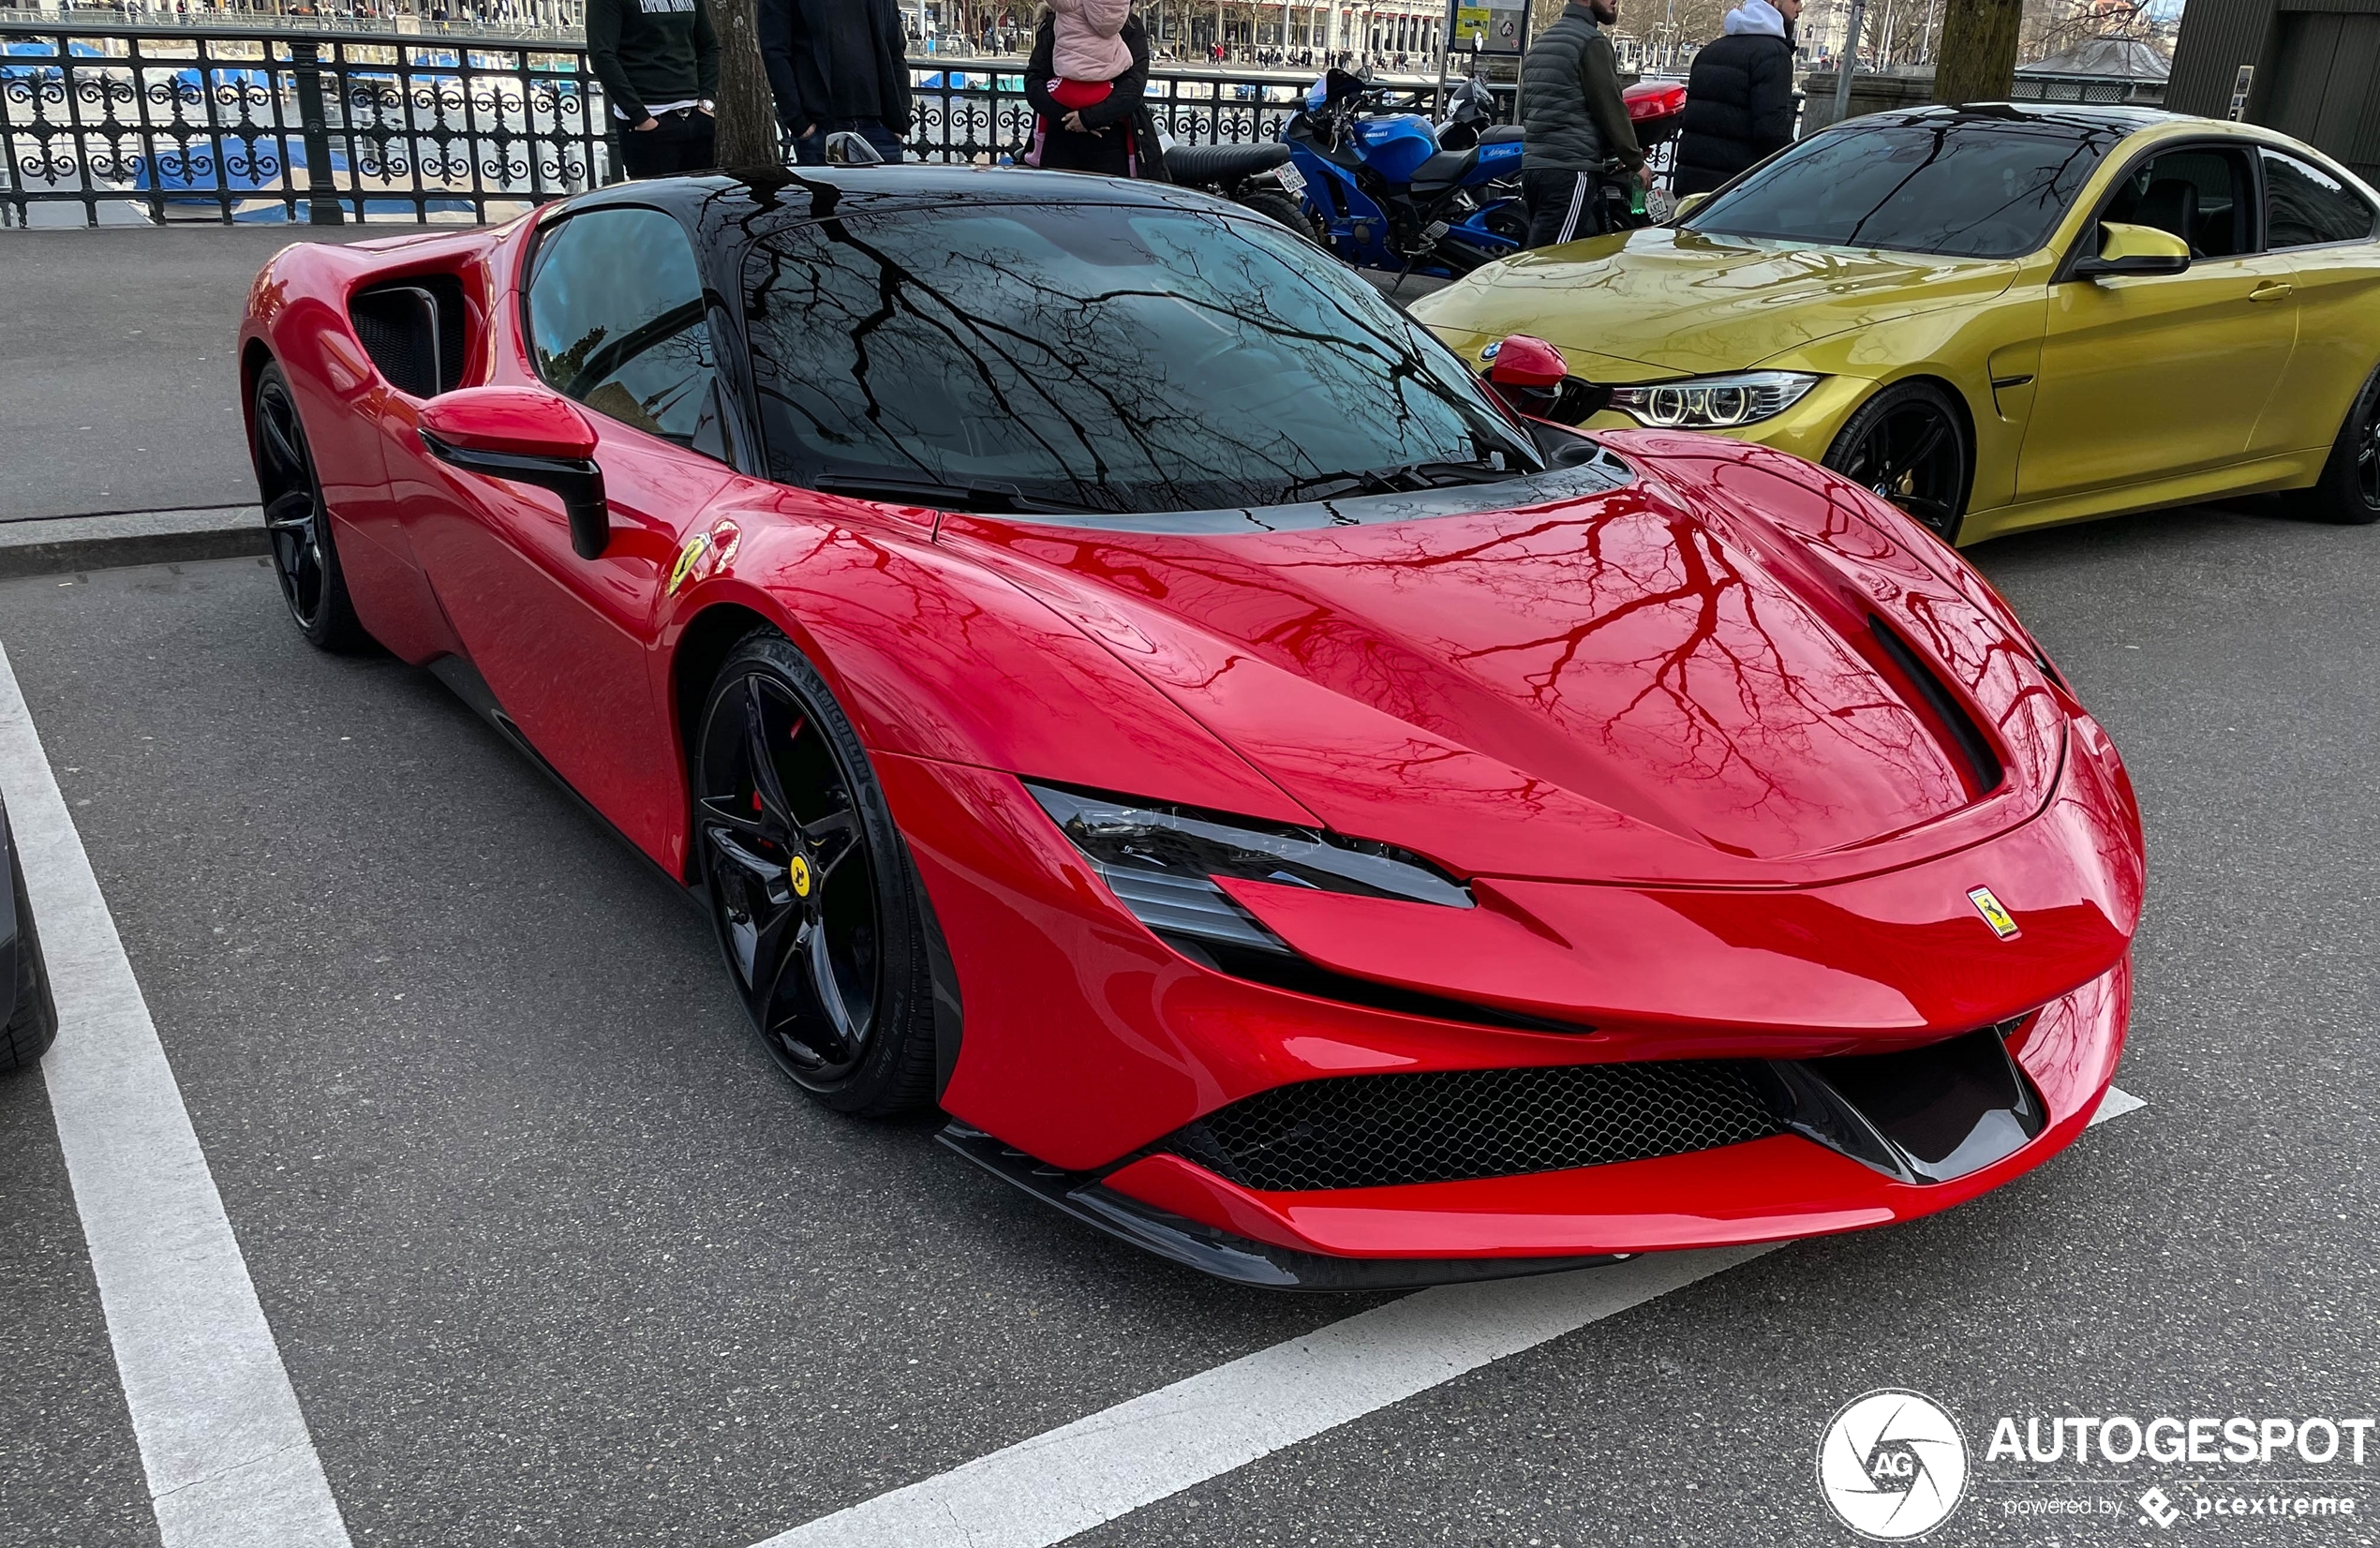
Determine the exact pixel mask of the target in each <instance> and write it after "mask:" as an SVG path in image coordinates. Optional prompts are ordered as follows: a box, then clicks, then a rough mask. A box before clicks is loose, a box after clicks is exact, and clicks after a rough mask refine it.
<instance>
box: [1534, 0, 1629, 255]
mask: <svg viewBox="0 0 2380 1548" xmlns="http://www.w3.org/2000/svg"><path fill="white" fill-rule="evenodd" d="M1618 20H1619V9H1618V7H1617V6H1615V5H1614V3H1613V0H1587V3H1586V4H1584V5H1582V4H1580V3H1579V0H1570V3H1569V4H1568V5H1566V6H1564V7H1562V14H1561V16H1560V17H1558V18H1557V19H1556V20H1555V21H1554V24H1553V25H1552V26H1550V27H1548V28H1546V29H1545V30H1544V31H1543V32H1542V33H1540V34H1539V35H1538V38H1537V41H1536V42H1534V43H1531V44H1530V45H1529V52H1527V53H1526V54H1525V55H1524V56H1523V57H1522V59H1521V139H1522V151H1521V197H1522V200H1523V201H1524V202H1525V203H1526V204H1527V206H1528V211H1529V242H1528V245H1529V246H1532V247H1545V246H1552V245H1554V243H1557V242H1570V241H1574V240H1576V239H1577V238H1579V237H1583V236H1598V235H1600V234H1602V232H1603V231H1605V230H1606V229H1607V227H1606V220H1605V215H1604V210H1605V205H1606V201H1605V200H1604V198H1603V186H1604V184H1605V183H1606V182H1607V181H1619V182H1623V183H1634V184H1636V185H1638V186H1643V187H1647V188H1649V187H1651V186H1652V182H1653V180H1652V174H1651V173H1650V172H1648V171H1646V170H1645V167H1644V150H1643V149H1642V148H1641V147H1640V146H1638V144H1637V143H1636V130H1635V128H1634V127H1633V126H1631V125H1630V124H1629V117H1628V104H1627V103H1626V102H1624V101H1622V100H1621V98H1620V71H1619V64H1618V61H1617V60H1615V59H1614V58H1613V56H1612V39H1611V37H1610V36H1609V35H1608V34H1606V33H1605V32H1604V30H1603V29H1604V28H1605V27H1608V26H1610V25H1611V24H1612V23H1613V22H1616V21H1618Z"/></svg>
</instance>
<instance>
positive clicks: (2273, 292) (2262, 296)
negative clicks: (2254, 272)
mask: <svg viewBox="0 0 2380 1548" xmlns="http://www.w3.org/2000/svg"><path fill="white" fill-rule="evenodd" d="M2296 289H2297V287H2296V286H2295V285H2292V284H2290V283H2289V282H2288V281H2287V280H2285V279H2268V280H2266V281H2265V282H2264V283H2263V284H2261V285H2259V286H2257V287H2256V288H2255V289H2254V290H2250V291H2249V292H2248V299H2249V300H2251V301H2279V300H2280V299H2281V298H2282V297H2283V296H2285V295H2287V294H2288V293H2289V292H2290V291H2292V290H2296Z"/></svg>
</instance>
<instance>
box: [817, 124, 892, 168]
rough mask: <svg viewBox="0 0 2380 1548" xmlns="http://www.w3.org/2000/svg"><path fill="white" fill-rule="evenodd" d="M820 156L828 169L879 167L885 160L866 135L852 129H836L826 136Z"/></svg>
mask: <svg viewBox="0 0 2380 1548" xmlns="http://www.w3.org/2000/svg"><path fill="white" fill-rule="evenodd" d="M820 154H822V155H824V156H826V165H828V166H829V167H879V166H882V165H884V160H885V158H884V156H883V154H882V153H880V152H879V151H878V150H877V149H876V147H875V146H873V145H871V144H870V143H869V142H868V137H867V136H866V135H863V134H860V133H858V132H857V131H855V130H853V129H837V130H836V131H835V132H834V133H832V134H830V135H828V136H827V137H826V145H825V146H824V147H822V149H821V153H820Z"/></svg>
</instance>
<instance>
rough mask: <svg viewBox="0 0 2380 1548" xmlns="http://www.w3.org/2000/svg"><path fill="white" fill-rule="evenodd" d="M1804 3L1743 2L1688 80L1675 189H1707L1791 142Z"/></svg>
mask: <svg viewBox="0 0 2380 1548" xmlns="http://www.w3.org/2000/svg"><path fill="white" fill-rule="evenodd" d="M1801 14H1802V0H1744V3H1743V4H1742V5H1741V6H1738V7H1736V8H1735V9H1733V10H1732V11H1729V12H1728V13H1727V22H1726V31H1725V33H1724V35H1723V36H1721V37H1718V38H1716V39H1714V40H1713V41H1711V42H1708V43H1705V44H1703V50H1702V52H1700V53H1697V54H1696V55H1695V56H1694V70H1693V73H1692V74H1691V75H1689V76H1688V78H1687V82H1686V114H1685V116H1684V117H1683V118H1682V119H1680V120H1679V122H1678V134H1677V174H1676V179H1675V182H1674V185H1673V186H1674V187H1675V190H1676V192H1677V194H1678V195H1679V197H1681V198H1683V197H1684V196H1685V195H1687V194H1694V193H1708V192H1710V191H1711V190H1712V189H1713V188H1716V187H1718V186H1719V185H1720V184H1722V183H1724V182H1726V181H1727V180H1728V179H1729V178H1731V177H1733V176H1734V175H1735V174H1736V173H1737V172H1740V171H1743V170H1744V169H1745V168H1747V167H1749V166H1752V165H1754V164H1755V163H1758V162H1761V161H1764V160H1766V159H1767V158H1768V157H1769V156H1774V155H1776V154H1777V153H1778V151H1781V150H1783V149H1784V148H1785V147H1786V146H1787V145H1789V144H1791V143H1792V140H1793V22H1794V19H1795V18H1797V17H1799V16H1800V15H1801Z"/></svg>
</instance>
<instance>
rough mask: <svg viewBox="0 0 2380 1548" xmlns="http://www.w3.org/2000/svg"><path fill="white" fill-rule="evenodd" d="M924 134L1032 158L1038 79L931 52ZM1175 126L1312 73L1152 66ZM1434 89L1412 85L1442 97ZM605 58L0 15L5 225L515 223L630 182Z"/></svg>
mask: <svg viewBox="0 0 2380 1548" xmlns="http://www.w3.org/2000/svg"><path fill="white" fill-rule="evenodd" d="M911 68H912V79H913V81H914V82H915V88H916V93H917V97H918V112H917V118H916V123H915V126H914V127H913V130H912V140H911V145H912V149H913V150H914V151H915V154H916V155H918V156H923V157H925V158H927V159H930V160H937V161H969V162H989V161H996V160H999V159H1001V158H1003V157H1005V156H1016V155H1019V154H1020V153H1021V152H1022V151H1023V150H1024V148H1025V146H1026V144H1027V142H1028V141H1029V140H1030V137H1031V135H1032V130H1033V110H1032V108H1031V106H1030V105H1029V104H1028V103H1027V102H1026V100H1025V96H1024V89H1023V87H1024V82H1023V78H1022V77H1021V76H1019V75H1016V74H1011V73H1004V72H1003V71H1001V70H1000V69H999V68H998V67H997V66H996V65H993V64H990V63H989V62H987V63H986V64H985V65H983V66H979V67H974V68H968V67H945V66H944V65H942V64H940V63H938V62H936V61H932V60H922V61H921V60H912V61H911ZM1152 88H1153V89H1152V93H1151V96H1150V98H1149V108H1150V111H1151V112H1152V113H1153V116H1154V117H1155V119H1156V121H1157V123H1158V125H1159V127H1162V128H1164V129H1165V130H1166V131H1167V132H1168V133H1170V134H1171V135H1172V136H1173V137H1174V138H1175V139H1177V140H1180V141H1185V142H1188V143H1193V144H1197V143H1217V142H1220V143H1248V142H1253V141H1263V140H1272V139H1274V138H1276V137H1277V136H1278V135H1279V133H1280V130H1281V126H1282V125H1283V124H1284V123H1286V122H1287V119H1288V118H1289V116H1290V115H1291V114H1292V113H1293V112H1296V111H1297V108H1298V104H1299V101H1300V100H1301V98H1302V96H1303V94H1304V89H1305V83H1304V82H1302V81H1299V80H1296V79H1293V78H1288V77H1284V76H1280V75H1257V74H1247V75H1228V74H1218V73H1208V72H1204V71H1185V72H1183V73H1181V74H1178V75H1176V74H1168V75H1164V76H1155V77H1153V78H1152ZM1427 97H1428V93H1427V92H1422V93H1417V94H1411V95H1410V97H1409V98H1408V100H1409V101H1410V102H1411V105H1412V106H1415V107H1417V108H1425V107H1427V106H1428V105H1429V104H1428V101H1427V100H1426V99H1427ZM614 133H615V130H614V127H613V124H612V122H611V120H610V117H609V114H608V112H607V109H606V107H605V104H604V101H603V91H602V85H601V84H600V83H599V82H597V81H596V80H595V78H594V74H593V72H592V70H591V69H590V68H589V67H588V59H587V55H586V54H585V52H580V51H576V50H571V49H561V48H555V47H552V46H550V45H540V44H537V43H533V42H527V41H523V40H519V39H513V40H510V41H507V40H503V39H460V38H451V37H439V38H418V37H403V36H397V35H392V34H388V33H323V34H320V35H316V36H305V35H292V34H291V33H290V32H288V31H286V30H280V29H261V28H260V29H255V30H248V31H242V30H239V29H236V28H228V27H209V28H206V29H203V30H201V29H198V28H180V29H175V28H171V27H141V26H126V25H122V24H115V25H107V26H97V27H94V26H82V25H77V24H75V22H73V21H72V20H70V19H64V20H62V21H61V22H59V23H58V24H55V25H38V26H37V25H30V24H26V23H22V22H0V220H5V221H6V222H7V223H9V224H16V225H27V224H36V223H50V222H51V221H65V222H68V223H71V222H74V221H75V220H76V219H77V217H78V216H79V217H80V221H81V222H82V223H84V224H90V225H98V224H101V223H103V221H142V220H151V221H165V220H181V219H187V220H203V221H222V222H231V221H250V220H285V221H286V220H296V221H314V222H318V223H332V222H344V221H358V220H361V221H382V220H387V221H408V222H422V221H432V220H452V221H457V222H463V221H471V222H477V221H486V220H501V219H506V218H509V217H510V216H513V215H516V214H518V213H520V212H521V211H523V210H526V209H528V208H529V207H530V206H532V205H534V204H538V203H541V202H543V201H548V200H551V199H555V198H558V197H560V196H562V195H565V194H570V193H575V192H579V191H581V190H583V189H586V188H588V187H592V186H596V185H598V184H600V183H603V182H607V181H611V180H612V179H613V178H614V177H616V176H617V171H616V167H617V156H616V149H615V147H614V145H613V143H612V137H613V135H614Z"/></svg>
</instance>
